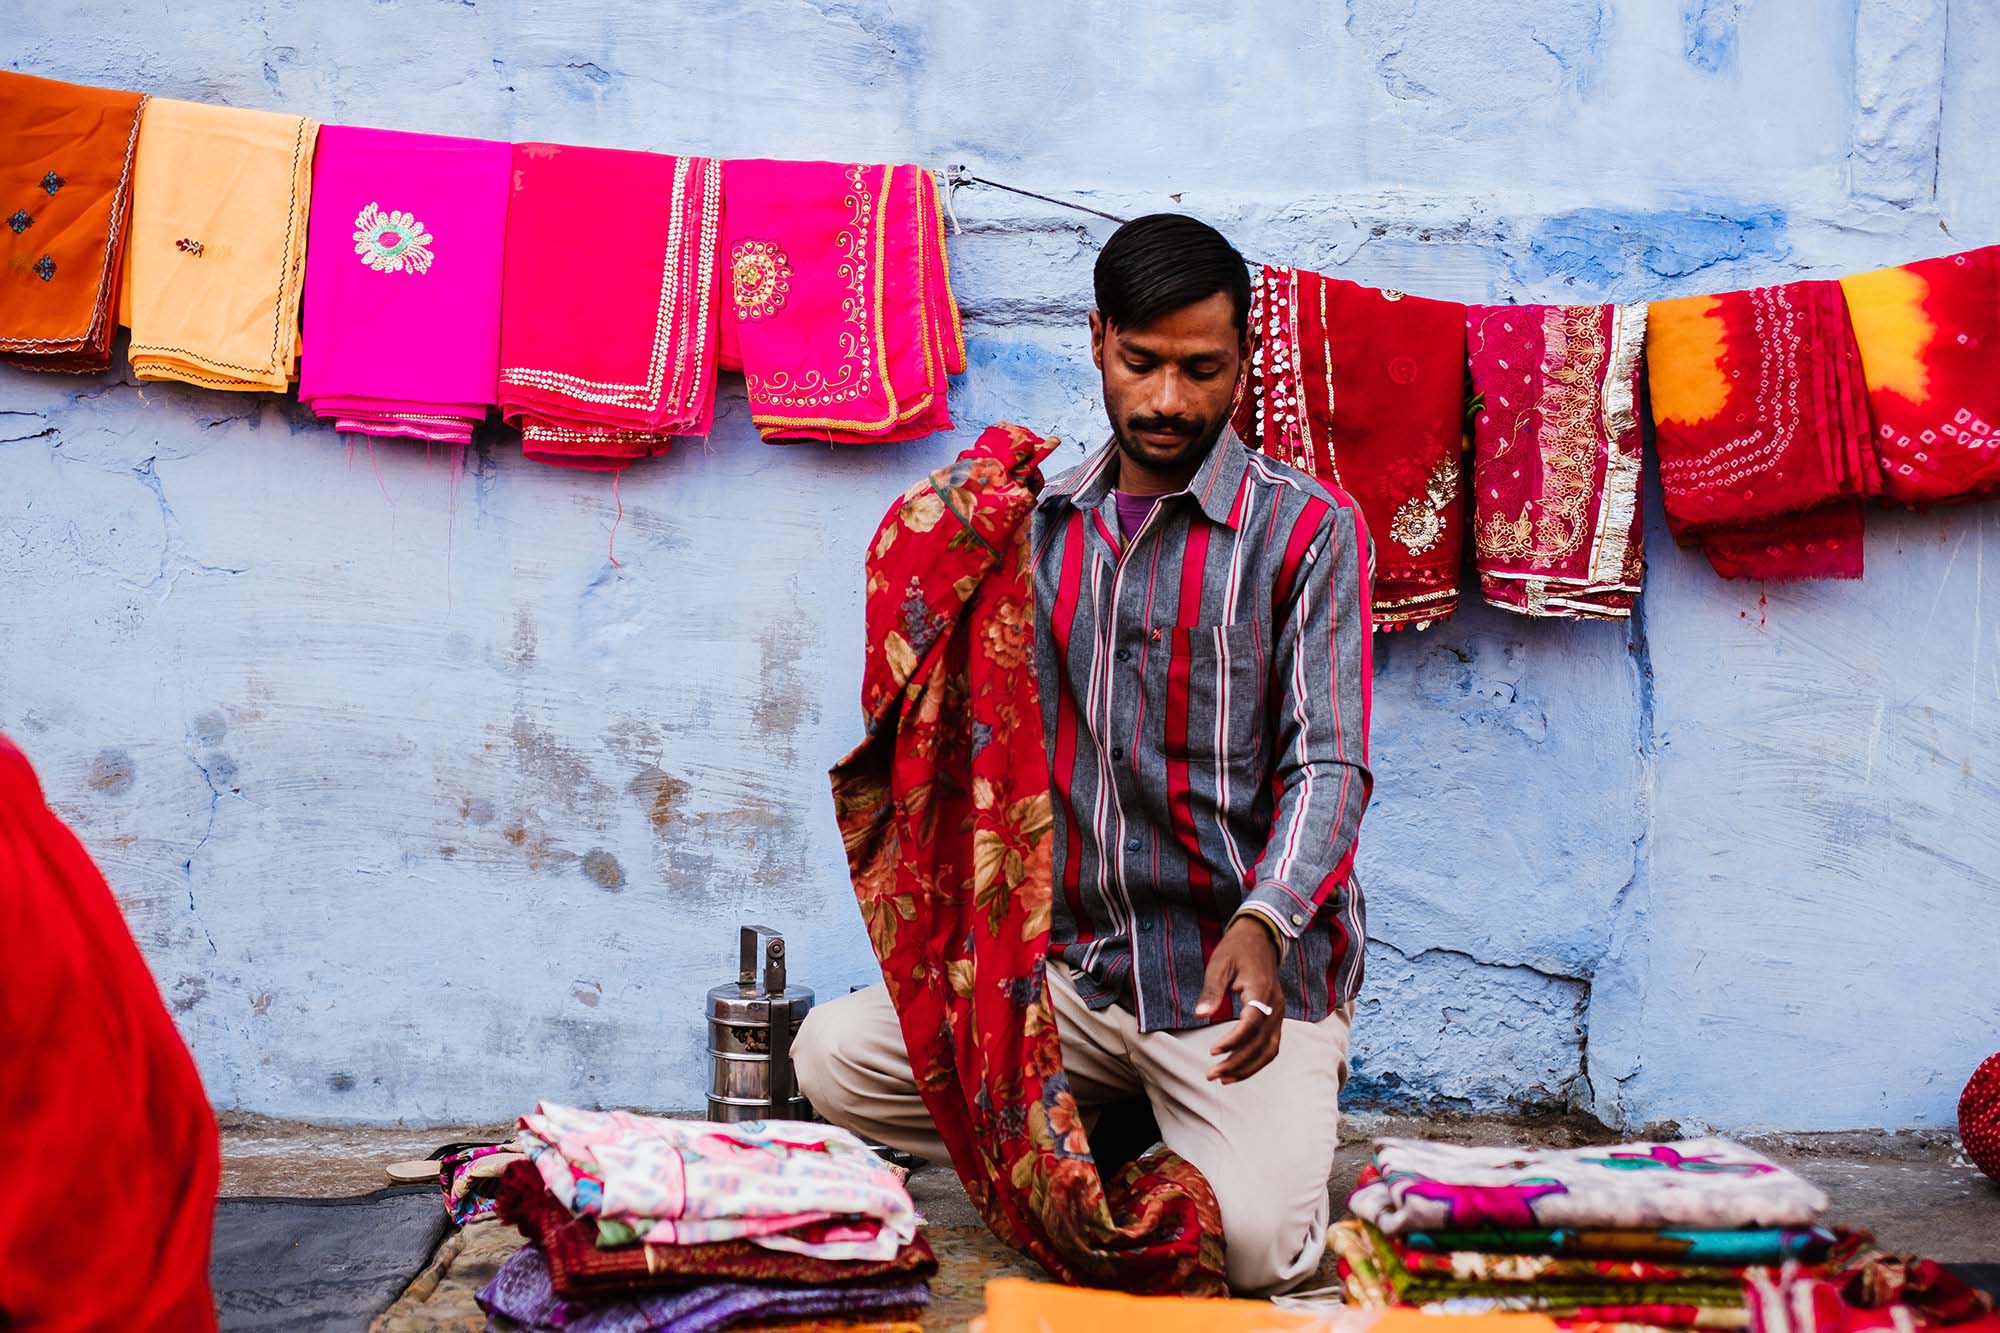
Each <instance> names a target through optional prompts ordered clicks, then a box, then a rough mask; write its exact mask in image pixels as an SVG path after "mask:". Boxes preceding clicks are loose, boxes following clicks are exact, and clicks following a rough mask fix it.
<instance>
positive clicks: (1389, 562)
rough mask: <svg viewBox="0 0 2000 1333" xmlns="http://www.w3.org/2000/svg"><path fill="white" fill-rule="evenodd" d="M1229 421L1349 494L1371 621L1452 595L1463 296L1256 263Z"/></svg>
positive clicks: (1392, 620) (1460, 501) (1404, 619)
mask: <svg viewBox="0 0 2000 1333" xmlns="http://www.w3.org/2000/svg"><path fill="white" fill-rule="evenodd" d="M1251 336H1252V338H1253V339H1254V340H1255V343H1256V346H1255V350H1254V351H1253V352H1252V355H1251V363H1250V364H1251V373H1250V376H1249V380H1248V383H1247V391H1246V392H1244V393H1243V395H1242V396H1241V398H1240V399H1239V401H1238V403H1237V406H1236V413H1235V425H1236V433H1237V434H1238V435H1240V436H1242V437H1243V442H1244V443H1245V444H1247V445H1249V446H1250V447H1251V448H1252V449H1261V450H1263V451H1264V452H1265V453H1267V454H1269V455H1270V456H1271V457H1273V458H1276V459H1280V460H1282V461H1284V462H1286V463H1290V464H1291V465H1292V466H1293V467H1295V468H1298V469H1299V470H1300V471H1302V472H1310V473H1311V474H1312V475H1313V476H1315V477H1317V478H1319V479H1320V480H1321V481H1322V482H1324V483H1326V484H1327V485H1328V486H1330V487H1333V488H1334V489H1335V490H1336V491H1344V492H1345V493H1347V494H1348V495H1351V496H1353V497H1354V501H1355V503H1356V504H1358V505H1360V506H1361V513H1362V515H1363V517H1365V518H1366V519H1367V520H1368V531H1369V532H1370V533H1372V534H1374V538H1375V584H1374V587H1375V594H1374V613H1375V616H1374V618H1375V628H1377V629H1383V630H1394V629H1404V628H1408V627H1411V626H1414V627H1416V628H1418V629H1423V628H1425V627H1427V626H1429V625H1432V624H1435V623H1436V622H1438V621H1440V620H1443V619H1445V618H1446V617H1448V616H1449V615H1451V613H1452V612H1453V611H1454V610H1456V609H1457V607H1458V568H1459V559H1460V556H1461V555H1462V553H1463V552H1464V549H1465V525H1466V515H1465V508H1466V506H1465V501H1464V497H1463V494H1462V488H1461V486H1460V485H1459V474H1460V471H1461V469H1462V466H1463V463H1462V455H1463V453H1464V439H1465V307H1464V306H1462V305H1458V304H1456V303H1454V302H1450V301H1431V300H1426V299H1425V298H1423V297H1421V296H1406V295H1405V294H1403V293H1402V292H1395V291H1385V290H1378V289H1376V288H1373V287H1363V286H1361V285H1360V284H1359V283H1353V282H1347V281H1344V280H1342V279H1340V278H1329V277H1325V276H1323V275H1322V274H1318V273H1314V272H1311V271H1309V270H1307V269H1295V268H1273V267H1266V268H1265V269H1264V271H1263V272H1262V274H1261V275H1259V277H1258V278H1257V280H1256V301H1255V308H1254V309H1253V310H1252V312H1251Z"/></svg>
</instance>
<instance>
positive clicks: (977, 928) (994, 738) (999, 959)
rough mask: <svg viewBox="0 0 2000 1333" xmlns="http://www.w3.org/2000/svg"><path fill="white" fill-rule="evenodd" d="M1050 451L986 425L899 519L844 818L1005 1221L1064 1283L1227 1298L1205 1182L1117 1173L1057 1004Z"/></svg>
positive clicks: (888, 519) (873, 622)
mask: <svg viewBox="0 0 2000 1333" xmlns="http://www.w3.org/2000/svg"><path fill="white" fill-rule="evenodd" d="M1055 445H1056V441H1054V440H1044V439H1040V438H1037V437H1036V436H1034V435H1032V434H1030V433H1029V432H1027V431H1025V430H1022V429H1021V428H1020V427H1018V426H995V427H992V428H990V429H989V430H987V431H986V432H985V434H983V435H981V436H980V437H979V441H978V442H977V443H976V444H975V445H974V446H973V447H972V448H970V449H968V450H966V451H965V452H964V453H963V454H961V455H959V457H958V460H957V461H956V462H954V463H951V464H949V465H948V466H946V467H943V468H940V469H939V470H938V471H937V472H934V473H932V474H931V475H930V476H929V477H926V478H924V479H923V480H922V481H919V482H918V483H917V484H916V485H914V486H912V487H911V488H910V489H909V490H908V491H906V492H905V493H904V494H903V497H902V498H901V499H900V500H898V501H897V502H896V503H895V505H894V506H892V507H891V508H890V510H889V512H888V514H887V515H886V516H885V517H884V518H883V520H882V524H881V527H880V528H878V529H877V530H876V534H875V539H874V541H873V543H872V544H871V545H870V547H869V551H868V561H867V567H868V582H867V615H866V619H867V657H866V666H865V669H864V674H863V678H862V708H863V711H864V713H865V714H866V717H867V738H866V739H865V740H863V741H862V742H861V744H860V745H859V746H858V747H856V749H855V750H854V752H853V753H852V754H850V755H848V756H847V757H846V758H845V759H843V760H841V761H840V763H839V764H838V765H837V766H836V767H835V768H834V769H833V772H832V774H831V776H832V779H833V797H834V810H835V815H836V817H837V818H838V820H839V823H840V829H841V835H842V838H843V840H844V842H845V844H846V848H847V859H848V867H849V870H850V872H851V874H852V876H853V880H854V890H855V896H856V897H857V898H858V899H859V900H860V903H861V914H862V917H863V918H864V920H865V921H866V922H867V925H868V933H869V938H870V940H871V941H872V942H873V944H874V947H875V953H876V956H877V958H879V959H880V961H881V964H882V976H883V979H884V980H885V981H886V982H887V983H888V988H889V995H890V998H891V1000H892V1001H893V1002H894V1004H895V1007H896V1015H897V1018H898V1019H899V1020H900V1022H901V1024H902V1028H903V1038H904V1041H905V1042H906V1043H907V1045H908V1047H909V1053H910V1066H911V1068H912V1069H913V1070H914V1071H915V1072H916V1080H917V1088H918V1091H919V1092H920V1093H921V1094H922V1096H923V1099H924V1105H925V1106H926V1107H927V1108H928V1109H929V1111H930V1113H931V1118H932V1119H933V1120H934V1121H935V1122H936V1124H937V1129H938V1132H939V1133H940V1134H941V1135H942V1136H943V1137H944V1141H945V1143H946V1145H947V1146H948V1147H949V1148H950V1150H951V1160H952V1165H953V1166H954V1167H955V1168H957V1171H958V1175H959V1179H960V1180H962V1181H964V1182H965V1187H966V1192H967V1193H968V1194H970V1195H971V1196H972V1200H973V1203H974V1204H975V1205H976V1206H977V1207H978V1208H979V1211H980V1213H981V1215H982V1216H984V1217H985V1219H986V1222H987V1224H988V1225H989V1226H991V1227H992V1228H993V1231H994V1234H996V1235H997V1236H999V1237H1000V1238H1001V1239H1002V1240H1004V1241H1006V1242H1007V1243H1008V1244H1010V1245H1013V1246H1015V1247H1017V1248H1019V1249H1021V1250H1023V1251H1025V1252H1026V1253H1027V1254H1028V1255H1029V1256H1031V1257H1032V1258H1034V1259H1035V1260H1036V1261H1037V1262H1038V1263H1040V1264H1041V1265H1042V1266H1043V1267H1044V1268H1046V1269H1048V1270H1049V1272H1050V1273H1051V1274H1053V1275H1054V1276H1055V1277H1057V1278H1058V1279H1060V1280H1062V1281H1065V1282H1076V1283H1082V1284H1086V1285H1091V1286H1110V1287H1121V1288H1125V1289H1127V1290H1133V1291H1150V1292H1181V1293H1185V1294H1191V1295H1217V1296H1219V1295H1222V1294H1224V1291H1225V1286H1224V1282H1223V1276H1222V1272H1223V1269H1222V1260H1223V1249H1222V1234H1221V1232H1222V1227H1221V1215H1220V1212H1219V1211H1218V1209H1217V1207H1216V1203H1215V1196H1214V1194H1213V1192H1212V1191H1211V1190H1210V1189H1209V1186H1208V1182H1207V1181H1205V1180H1203V1179H1202V1177H1201V1174H1200V1173H1199V1172H1198V1171H1196V1170H1195V1169H1194V1168H1193V1167H1192V1166H1190V1165H1189V1164H1188V1163H1186V1162H1185V1161H1183V1160H1181V1159H1180V1158H1178V1157H1176V1156H1173V1155H1172V1154H1170V1153H1167V1152H1166V1151H1165V1150H1164V1149H1161V1150H1156V1151H1155V1152H1153V1153H1149V1154H1147V1156H1145V1157H1143V1158H1141V1159H1140V1160H1139V1161H1137V1162H1134V1163H1133V1164H1132V1165H1131V1166H1129V1167H1127V1168H1126V1169H1125V1171H1124V1172H1123V1173H1122V1174H1121V1175H1120V1176H1119V1177H1118V1178H1117V1179H1116V1180H1113V1181H1110V1182H1105V1181H1103V1180H1101V1179H1100V1178H1099V1176H1098V1173H1097V1166H1096V1163H1095V1162H1094V1161H1093V1160H1092V1159H1091V1156H1090V1144H1089V1140H1088V1139H1087V1137H1086V1136H1085V1133H1084V1129H1083V1124H1082V1121H1081V1118H1080V1116H1079V1114H1078V1111H1077V1105H1076V1101H1075V1098H1074V1097H1073V1096H1072V1095H1071V1093H1070V1091H1069V1084H1068V1080H1067V1079H1066V1078H1065V1077H1064V1074H1063V1067H1062V1047H1061V1043H1060V1039H1059V1036H1058V1033H1057V1031H1056V1026H1055V1020H1054V1017H1053V1015H1052V1013H1051V1011H1050V1008H1049V999H1048V985H1047V979H1046V974H1045V971H1044V964H1045V960H1046V956H1047V953H1048V938H1049V914H1050V907H1051V903H1052V896H1051V894H1052V886H1051V883H1050V857H1049V852H1050V842H1049V839H1050V829H1051V827H1052V815H1051V812H1050V805H1049V769H1048V755H1047V753H1046V751H1045V749H1044V747H1043V733H1042V714H1041V706H1040V704H1039V703H1038V702H1037V700H1038V690H1037V687H1036V681H1035V671H1034V660H1033V657H1034V653H1033V640H1032V633H1031V626H1032V619H1031V616H1032V597H1033V593H1032V590H1031V584H1030V581H1029V569H1030V560H1029V553H1028V534H1029V521H1028V520H1029V515H1030V512H1031V510H1032V509H1033V506H1034V493H1035V491H1036V490H1038V489H1039V487H1040V484H1041V474H1040V472H1039V470H1038V465H1039V463H1040V462H1041V460H1042V459H1043V458H1045V457H1046V456H1047V455H1048V453H1049V451H1050V450H1052V449H1053V448H1054V447H1055Z"/></svg>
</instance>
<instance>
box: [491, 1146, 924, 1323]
mask: <svg viewBox="0 0 2000 1333" xmlns="http://www.w3.org/2000/svg"><path fill="white" fill-rule="evenodd" d="M496 1203H497V1206H498V1208H499V1215H500V1218H501V1220H502V1221H504V1222H507V1223H509V1224H511V1225H512V1226H514V1227H516V1228H517V1229H518V1230H519V1231H520V1233H521V1234H522V1235H523V1236H525V1237H527V1238H528V1240H529V1241H530V1242H532V1243H533V1244H534V1245H535V1246H536V1247H537V1248H538V1249H540V1250H541V1252H542V1255H543V1257H544V1258H545V1259H546V1260H547V1261H548V1266H549V1280H550V1282H551V1283H552V1284H553V1285H554V1287H555V1292H556V1295H558V1296H560V1297H562V1298H563V1299H565V1300H587V1299H591V1298H594V1297H600V1296H605V1295H621V1294H626V1293H630V1292H635V1291H659V1290H661V1289H663V1288H667V1287H677V1286H688V1285H690V1284H692V1283H696V1282H715V1281H726V1282H793V1283H797V1284H799V1285H801V1286H807V1287H832V1286H838V1285H840V1284H842V1283H845V1282H866V1281H869V1280H872V1279H877V1278H927V1277H930V1276H931V1275H932V1274H934V1273H936V1272H937V1256H936V1255H935V1254H933V1253H932V1252H931V1247H930V1243H929V1242H928V1241H926V1240H925V1239H924V1237H923V1234H922V1233H921V1232H919V1233H918V1234H917V1235H916V1236H915V1237H914V1238H913V1239H912V1240H911V1241H910V1243H909V1244H907V1245H905V1246H904V1247H903V1248H902V1249H900V1250H898V1251H896V1257H895V1258H893V1259H889V1260H886V1261H882V1262H879V1263H878V1262H864V1261H861V1260H854V1259H846V1260H834V1259H816V1258H813V1257H812V1256H811V1255H805V1254H786V1253H784V1252H782V1251H778V1250H771V1249H766V1248H765V1247H763V1246H761V1245H755V1244H752V1243H751V1242H749V1241H747V1240H731V1241H718V1242H716V1243H714V1244H710V1245H626V1246H620V1247H617V1248H611V1249H606V1248H603V1247H600V1246H599V1245H598V1243H597V1220H596V1219H595V1218H592V1217H587V1216H586V1217H577V1216H574V1215H573V1214H571V1212H570V1211H569V1209H567V1208H565V1207H563V1206H562V1202H561V1201H560V1200H559V1199H557V1198H556V1196H555V1195H553V1194H551V1193H550V1192H549V1188H548V1186H547V1185H545V1184H543V1183H542V1176H541V1173H540V1172H539V1171H537V1170H536V1169H535V1167H534V1166H533V1165H532V1164H531V1163H528V1162H525V1161H517V1162H515V1163H514V1164H513V1165H511V1166H509V1167H508V1168H507V1171H506V1173H505V1174H504V1175H503V1176H502V1177H501V1179H500V1188H499V1191H498V1194H497V1196H496Z"/></svg>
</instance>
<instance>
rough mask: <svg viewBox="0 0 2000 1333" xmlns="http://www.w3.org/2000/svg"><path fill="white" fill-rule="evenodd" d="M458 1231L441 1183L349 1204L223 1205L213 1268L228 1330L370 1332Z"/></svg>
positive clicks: (262, 1201) (269, 1201)
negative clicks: (370, 1326)
mask: <svg viewBox="0 0 2000 1333" xmlns="http://www.w3.org/2000/svg"><path fill="white" fill-rule="evenodd" d="M450 1227H451V1220H450V1219H449V1218H448V1217H446V1216H445V1212H444V1204H443V1202H442V1200H441V1199H440V1198H439V1197H438V1189H437V1186H435V1185H424V1184H418V1185H394V1186H391V1187H389V1188H388V1189H380V1190H376V1191H375V1192H374V1193H372V1194H357V1195H354V1196H352V1197H351V1198H345V1199H281V1198H262V1197H258V1198H229V1199H223V1200H221V1201H220V1202H219V1203H218V1204H217V1205H216V1209H215V1255H214V1257H213V1258H212V1259H211V1260H210V1262H209V1277H210V1280H211V1281H212V1283H213V1284H214V1287H215V1308H216V1312H217V1314H219V1315H220V1316H221V1321H222V1327H223V1328H224V1329H227V1330H262V1329H273V1330H276V1329H286V1330H299V1331H300V1333H348V1330H353V1333H365V1330H366V1329H367V1328H368V1324H369V1321H370V1320H372V1319H374V1317H375V1316H376V1315H378V1314H380V1313H382V1311H384V1310H386V1309H388V1308H389V1306H390V1304H391V1303H392V1302H394V1301H395V1299H396V1297H398V1296H400V1295H402V1293H403V1288H404V1287H407V1286H408V1285H409V1284H410V1279H411V1278H413V1277H415V1276H416V1275H417V1271H418V1270H419V1269H421V1268H422V1267H423V1266H424V1265H425V1264H426V1263H428V1262H430V1257H431V1253H432V1252H433V1251H434V1250H436V1249H437V1246H438V1242H439V1241H440V1240H442V1239H443V1238H444V1234H445V1232H446V1231H447V1230H449V1229H450Z"/></svg>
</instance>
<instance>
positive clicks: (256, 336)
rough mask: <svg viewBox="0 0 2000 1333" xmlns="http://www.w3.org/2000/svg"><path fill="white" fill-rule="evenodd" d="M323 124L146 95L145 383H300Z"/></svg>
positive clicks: (129, 260) (137, 313)
mask: <svg viewBox="0 0 2000 1333" xmlns="http://www.w3.org/2000/svg"><path fill="white" fill-rule="evenodd" d="M318 134H319V125H318V124H317V123H316V122H314V121H311V120H307V119H305V118H304V117H302V116H288V115H282V114H280V113H278V112H275V111H245V110H240V109H238V108H236V107H226V106H207V105H204V104H202V103H200V102H176V101H173V100H171V99H168V98H162V97H156V98H154V99H152V101H151V102H149V103H148V104H147V106H146V116H145V119H144V121H143V122H141V124H140V128H139V152H138V157H137V161H136V163H135V165H134V167H133V184H132V238H131V243H130V249H129V253H128V254H127V257H126V262H125V285H124V294H123V299H122V301H121V303H120V318H121V320H122V321H123V322H124V323H125V325H126V326H127V327H129V328H130V329H131V330H132V343H131V347H130V348H129V352H130V356H131V361H132V372H133V374H134V375H136V376H137V377H138V378H139V379H142V380H180V381H183V382H185V383H188V384H199V385H201V386H202V387H204V388H209V389H231V390H237V391H242V392H253V393H275V392H282V391H283V390H284V389H285V387H286V386H287V385H289V384H290V383H291V382H292V380H293V378H294V377H295V376H296V375H297V373H298V360H299V296H300V293H301V291H302V290H303V288H304V286H305V267H306V214H307V209H308V206H309V204H310V202H311V199H312V160H313V144H314V142H315V141H316V139H317V137H318Z"/></svg>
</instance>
